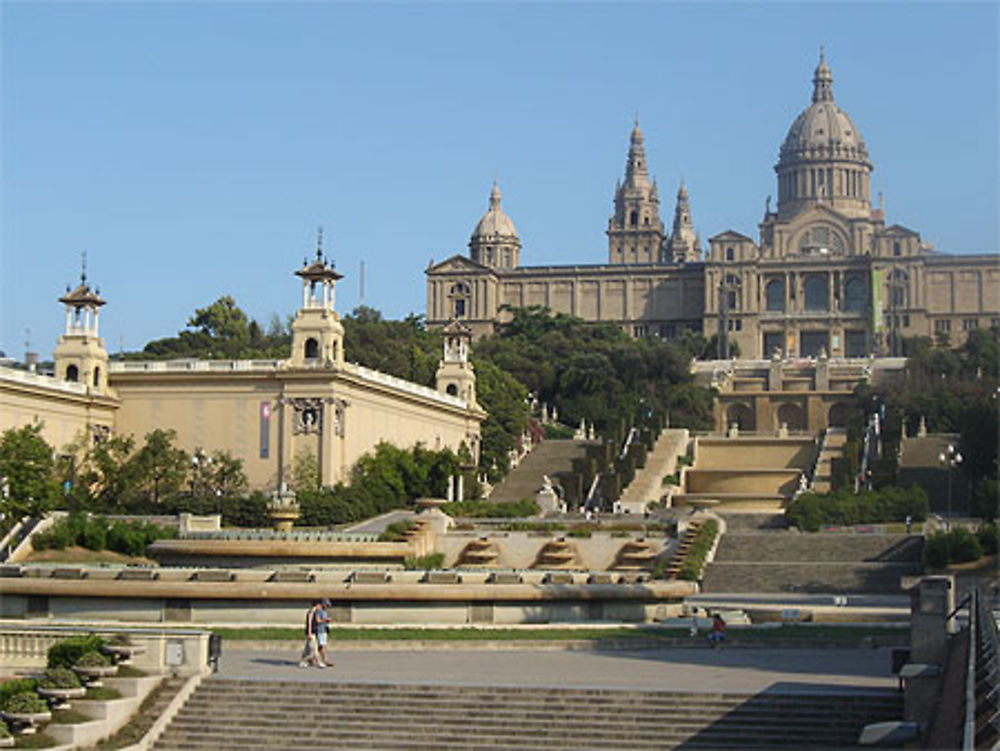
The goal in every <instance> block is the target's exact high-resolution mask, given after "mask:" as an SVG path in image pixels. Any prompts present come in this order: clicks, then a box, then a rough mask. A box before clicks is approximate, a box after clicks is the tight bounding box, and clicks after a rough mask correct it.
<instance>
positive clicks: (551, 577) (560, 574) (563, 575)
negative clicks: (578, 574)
mask: <svg viewBox="0 0 1000 751" xmlns="http://www.w3.org/2000/svg"><path fill="white" fill-rule="evenodd" d="M572 583H573V574H571V573H569V572H568V571H550V572H549V573H547V574H546V575H545V578H543V579H542V584H572Z"/></svg>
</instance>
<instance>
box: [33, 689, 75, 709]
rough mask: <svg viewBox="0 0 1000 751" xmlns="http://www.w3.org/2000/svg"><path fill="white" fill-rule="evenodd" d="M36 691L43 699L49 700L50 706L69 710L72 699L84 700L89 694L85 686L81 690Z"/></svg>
mask: <svg viewBox="0 0 1000 751" xmlns="http://www.w3.org/2000/svg"><path fill="white" fill-rule="evenodd" d="M35 691H37V692H38V695H39V696H41V697H42V698H43V699H47V700H48V701H49V704H50V705H51V706H53V707H59V709H69V700H70V699H82V698H83V697H84V696H86V694H87V689H85V688H84V687H83V686H80V687H79V688H36V689H35Z"/></svg>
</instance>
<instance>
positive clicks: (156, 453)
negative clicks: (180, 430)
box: [134, 428, 189, 504]
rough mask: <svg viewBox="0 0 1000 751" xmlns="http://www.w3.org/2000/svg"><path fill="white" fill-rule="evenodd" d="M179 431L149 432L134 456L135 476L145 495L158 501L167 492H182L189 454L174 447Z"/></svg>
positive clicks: (160, 430)
mask: <svg viewBox="0 0 1000 751" xmlns="http://www.w3.org/2000/svg"><path fill="white" fill-rule="evenodd" d="M176 438H177V433H176V432H175V431H173V430H162V429H160V428H157V429H156V430H153V431H152V432H150V433H147V434H146V442H145V444H144V445H143V446H142V448H140V449H139V451H138V453H137V454H136V456H135V460H134V461H135V465H136V475H135V477H136V479H137V484H138V485H139V488H140V489H142V490H144V491H145V493H146V497H147V498H148V499H149V500H151V501H152V502H153V503H155V504H158V503H159V502H160V497H161V496H162V495H164V494H175V493H177V492H179V491H180V489H181V486H182V485H183V483H184V480H185V478H186V477H187V473H188V466H189V462H188V455H187V453H186V452H185V451H184V450H183V449H179V448H177V447H176V446H174V444H173V442H174V439H176Z"/></svg>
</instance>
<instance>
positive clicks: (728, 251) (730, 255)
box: [726, 248, 736, 261]
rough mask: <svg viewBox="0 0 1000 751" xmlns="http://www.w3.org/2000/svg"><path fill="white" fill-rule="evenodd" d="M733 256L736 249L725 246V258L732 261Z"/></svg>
mask: <svg viewBox="0 0 1000 751" xmlns="http://www.w3.org/2000/svg"><path fill="white" fill-rule="evenodd" d="M734 258H736V251H734V250H733V249H732V248H726V260H727V261H732V260H733V259H734Z"/></svg>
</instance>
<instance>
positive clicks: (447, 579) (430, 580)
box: [423, 571, 462, 584]
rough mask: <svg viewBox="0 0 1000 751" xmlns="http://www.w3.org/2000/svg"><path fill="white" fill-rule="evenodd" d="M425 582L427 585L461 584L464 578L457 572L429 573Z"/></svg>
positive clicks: (425, 575) (424, 579) (425, 576)
mask: <svg viewBox="0 0 1000 751" xmlns="http://www.w3.org/2000/svg"><path fill="white" fill-rule="evenodd" d="M423 581H424V582H425V583H426V584H461V583H462V577H461V576H460V575H459V573H458V572H457V571H428V572H427V573H426V574H424V578H423Z"/></svg>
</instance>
